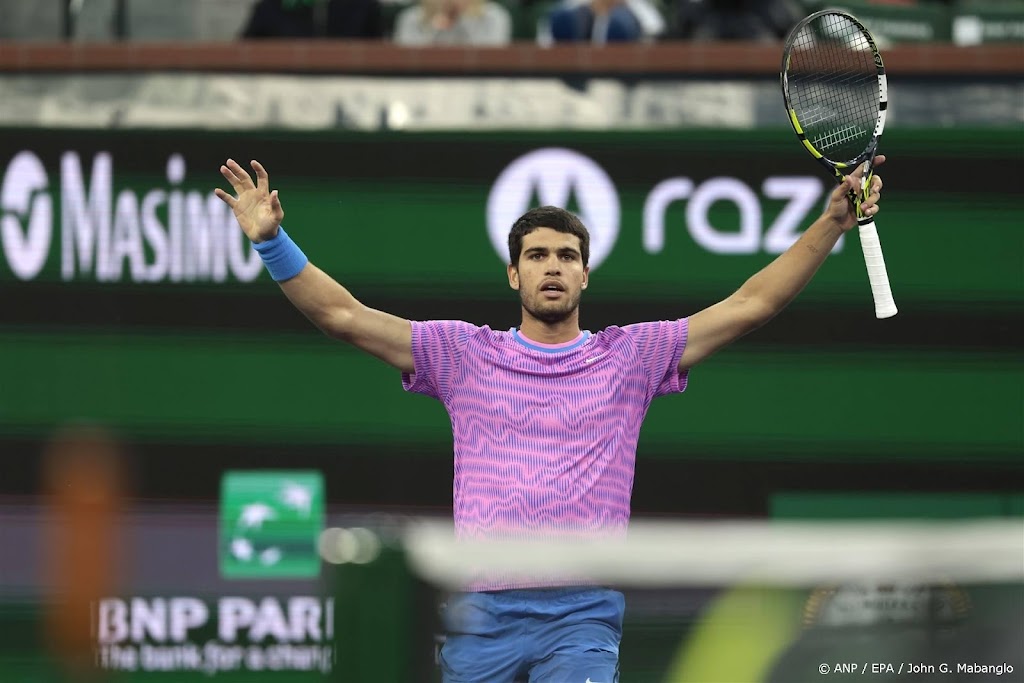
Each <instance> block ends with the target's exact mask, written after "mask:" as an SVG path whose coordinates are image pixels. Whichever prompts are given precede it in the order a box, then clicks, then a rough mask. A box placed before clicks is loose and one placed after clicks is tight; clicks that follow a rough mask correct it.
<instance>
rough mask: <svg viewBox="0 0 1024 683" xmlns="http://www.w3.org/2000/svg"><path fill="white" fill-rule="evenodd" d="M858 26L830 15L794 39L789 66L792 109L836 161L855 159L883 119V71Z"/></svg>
mask: <svg viewBox="0 0 1024 683" xmlns="http://www.w3.org/2000/svg"><path fill="white" fill-rule="evenodd" d="M874 55H875V52H874V49H873V48H872V45H871V42H870V40H869V39H868V37H867V36H865V35H864V32H863V31H862V30H861V28H860V27H859V26H857V24H855V23H854V22H852V21H850V20H849V19H847V18H845V17H843V16H840V15H837V14H826V15H823V16H821V17H819V18H818V19H816V20H814V21H812V22H810V23H808V24H807V25H806V26H804V27H803V28H802V29H801V30H800V32H799V33H798V34H797V35H796V36H795V37H794V39H793V45H792V48H791V51H790V59H789V66H788V68H787V74H786V75H787V82H788V89H789V98H790V105H791V106H792V107H793V111H794V113H795V114H796V118H797V120H798V121H799V122H800V125H801V127H802V128H803V129H804V133H805V134H806V135H807V139H808V140H809V141H810V142H811V143H812V144H813V145H814V146H815V148H816V149H817V150H818V151H819V152H821V153H822V154H824V155H825V156H826V157H827V158H829V159H831V160H833V161H847V162H849V161H853V160H855V159H857V158H858V157H859V156H860V155H861V154H862V153H863V152H864V150H865V148H866V147H867V146H868V143H869V142H870V140H871V138H872V136H873V133H874V128H875V123H876V121H877V120H878V112H879V91H878V87H879V86H878V70H877V67H876V66H875V57H874Z"/></svg>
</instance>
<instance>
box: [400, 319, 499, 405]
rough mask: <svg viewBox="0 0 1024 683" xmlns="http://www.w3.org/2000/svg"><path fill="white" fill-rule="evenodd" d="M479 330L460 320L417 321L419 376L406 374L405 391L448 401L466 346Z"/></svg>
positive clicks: (415, 338) (415, 337)
mask: <svg viewBox="0 0 1024 683" xmlns="http://www.w3.org/2000/svg"><path fill="white" fill-rule="evenodd" d="M479 329H480V328H479V327H477V326H476V325H472V324H470V323H466V322H462V321H460V320H431V321H429V322H417V321H413V322H412V361H413V367H414V368H415V372H413V373H411V374H410V373H405V372H403V373H402V386H403V387H404V388H405V390H406V391H413V392H416V393H417V394H425V395H427V396H431V397H433V398H436V399H437V400H439V401H444V400H445V398H446V397H447V396H448V392H449V390H450V388H451V383H452V380H453V378H454V377H455V374H456V372H457V371H458V368H459V364H460V362H461V361H462V353H463V351H464V350H465V348H466V344H467V343H468V342H469V338H470V336H472V334H473V333H474V332H476V331H477V330H479Z"/></svg>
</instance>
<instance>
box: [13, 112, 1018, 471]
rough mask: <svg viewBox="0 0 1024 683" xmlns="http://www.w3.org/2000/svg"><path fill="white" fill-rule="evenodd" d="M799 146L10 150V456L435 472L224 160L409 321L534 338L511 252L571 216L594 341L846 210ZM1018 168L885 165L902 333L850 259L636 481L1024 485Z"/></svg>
mask: <svg viewBox="0 0 1024 683" xmlns="http://www.w3.org/2000/svg"><path fill="white" fill-rule="evenodd" d="M790 138H791V136H789V135H788V134H787V133H786V132H784V131H758V132H744V133H741V132H733V131H730V132H728V133H725V132H721V131H697V132H694V131H689V132H685V133H682V132H681V133H677V134H667V133H653V134H639V133H637V134H553V133H543V134H541V133H537V134H525V133H524V134H511V133H508V134H497V133H494V134H460V135H452V134H443V135H442V134H415V135H381V136H359V135H329V134H308V135H284V134H278V133H271V132H267V133H252V134H234V135H223V134H217V135H214V134H210V133H203V132H192V133H181V132H178V133H157V132H145V131H132V132H127V131H123V132H88V133H86V132H75V131H68V132H53V131H47V132H46V133H41V132H34V131H33V132H30V131H5V132H2V133H0V208H2V212H3V213H2V224H0V246H2V254H0V283H2V284H0V286H2V287H3V291H4V294H5V296H4V297H3V303H2V304H0V313H2V317H0V346H2V348H3V353H2V354H0V377H3V384H4V387H3V389H4V390H3V391H2V392H0V433H2V434H5V435H6V436H7V438H17V439H35V438H37V437H40V436H42V435H45V434H47V433H49V432H50V430H52V429H53V428H54V426H55V425H58V424H61V423H63V422H66V421H68V420H75V419H89V420H97V421H100V422H102V423H105V424H110V425H113V426H115V427H116V428H118V429H119V430H121V432H122V433H124V434H126V435H129V436H131V437H134V438H139V439H144V440H148V441H152V442H159V441H166V442H173V443H199V444H246V443H256V442H258V443H260V444H275V443H277V444H288V445H289V446H294V447H301V446H302V445H303V444H334V445H339V446H344V445H352V446H361V445H366V444H372V445H374V446H375V447H377V448H380V449H383V450H384V451H387V450H388V448H390V446H388V444H394V449H396V451H397V450H401V451H402V452H408V451H409V450H410V444H415V445H416V446H414V448H418V449H422V450H424V451H425V452H433V453H444V452H446V444H450V439H451V436H450V425H449V421H448V419H447V416H446V415H445V413H444V409H443V408H442V407H441V406H440V405H437V404H435V403H434V402H431V401H429V400H427V399H424V398H422V397H410V396H408V395H406V394H405V393H404V392H403V391H402V390H401V388H400V385H399V376H398V373H397V372H395V371H393V370H391V369H389V368H387V367H386V366H384V365H383V364H381V363H380V362H378V361H376V360H374V359H371V358H369V357H366V356H364V355H362V354H360V353H358V352H356V351H355V350H353V349H351V348H350V347H347V346H345V345H343V344H338V343H336V342H332V341H330V340H327V339H326V338H324V337H323V336H322V335H320V334H319V333H318V332H317V331H316V330H314V329H313V328H312V327H311V326H310V325H309V324H308V322H306V321H305V320H304V319H303V318H302V316H301V315H299V314H298V313H297V312H295V311H294V310H293V309H292V308H291V307H290V305H289V304H288V302H287V301H286V300H285V299H284V297H283V296H281V294H280V292H279V291H278V289H277V287H276V286H275V285H274V284H273V283H272V282H271V281H270V279H269V278H268V276H267V275H266V274H265V272H264V271H263V268H262V265H261V263H260V262H259V259H258V258H257V257H256V255H255V253H254V252H253V251H252V250H251V249H250V248H249V245H248V244H247V243H246V242H245V240H244V239H243V237H242V236H241V235H240V233H239V231H238V229H237V226H236V225H235V223H234V219H233V217H232V216H231V214H230V212H229V211H228V209H227V208H226V207H225V206H224V205H222V203H221V202H219V200H217V199H216V197H214V196H213V194H212V190H213V188H214V187H217V186H221V187H226V183H224V181H223V179H222V178H221V177H220V175H219V173H218V167H219V165H220V164H221V163H222V162H223V161H224V160H225V159H226V158H229V157H231V158H235V159H237V160H240V161H242V162H247V161H248V160H249V159H252V158H257V159H259V160H260V161H262V162H263V163H264V165H265V166H266V167H267V169H268V170H269V172H270V177H271V183H272V185H273V187H275V188H277V189H278V190H279V191H280V196H281V199H282V202H283V205H284V209H285V214H286V215H285V225H286V226H287V227H288V230H289V232H290V234H291V235H292V236H293V237H294V238H295V239H296V241H297V242H298V243H299V244H300V245H301V246H302V248H303V249H304V250H305V252H306V253H307V254H308V255H309V256H310V258H311V259H312V260H313V262H315V263H316V264H317V265H319V266H320V267H321V268H323V269H324V270H326V271H327V272H328V273H330V274H331V275H333V276H334V277H336V278H337V279H338V280H339V281H340V282H342V283H343V284H345V285H346V286H347V287H349V288H350V289H351V290H352V292H353V293H354V294H355V295H356V296H357V297H358V298H360V299H361V300H362V301H363V302H364V303H366V304H367V305H370V306H373V307H375V308H380V309H383V310H387V311H389V312H392V313H394V314H396V315H400V316H403V317H407V318H412V319H429V318H461V319H465V320H469V321H470V322H474V323H476V324H481V325H482V324H489V325H491V326H492V327H494V328H499V329H507V328H509V327H512V326H514V325H515V324H517V323H518V315H519V308H518V302H517V299H516V298H515V295H514V293H513V292H511V291H510V290H509V289H508V285H507V282H506V278H505V264H506V263H507V262H508V254H507V247H505V240H506V236H507V232H508V229H509V227H510V226H511V224H512V222H513V221H514V220H515V218H516V217H517V216H519V215H520V214H521V213H523V212H524V211H526V210H527V209H528V208H530V207H531V206H535V205H537V204H541V203H547V204H558V205H562V206H566V207H568V208H570V209H571V210H573V211H575V212H577V213H578V214H579V215H581V216H582V217H583V219H584V221H585V223H586V224H587V225H588V227H589V229H590V231H591V235H592V256H591V264H590V265H591V268H592V271H593V272H592V279H591V287H590V288H589V289H588V290H587V296H586V298H585V299H584V301H583V307H582V319H581V320H582V324H583V326H584V327H585V328H588V329H592V330H597V329H600V328H602V327H604V326H605V325H608V324H627V323H630V322H636V321H638V320H644V319H668V318H675V317H681V316H685V315H689V314H692V313H694V312H696V311H698V310H700V309H702V308H704V307H706V306H708V305H711V304H713V303H715V302H716V301H718V300H720V299H722V298H724V297H726V296H728V295H729V294H730V293H731V292H732V291H734V290H735V289H736V288H737V287H738V286H739V285H740V284H742V282H743V281H744V280H745V279H746V278H747V277H749V276H750V275H751V274H753V273H754V272H756V271H757V270H758V269H760V268H762V267H763V266H765V265H767V264H768V263H769V262H770V261H771V260H772V259H773V258H774V257H775V256H776V255H777V254H779V253H781V252H782V251H784V250H785V249H786V248H787V247H788V246H789V245H790V244H791V243H792V242H793V241H794V240H795V239H796V238H797V237H798V236H799V234H800V232H801V231H802V230H803V229H805V228H806V227H807V226H808V225H809V224H810V223H811V222H812V221H813V219H814V218H815V217H816V216H817V215H818V214H819V212H820V210H821V208H822V206H823V203H824V201H825V199H826V197H827V196H828V193H829V192H830V191H831V187H832V186H831V181H830V180H829V179H828V178H826V177H825V176H824V175H823V174H822V173H820V172H819V169H818V168H817V166H816V165H815V164H814V163H813V161H812V160H810V159H809V158H806V155H805V154H804V153H803V152H802V150H800V149H799V146H798V145H796V144H794V142H793V140H792V139H790ZM888 138H891V141H890V140H889V139H888ZM1007 141H1009V143H1008V142H1007ZM1022 144H1024V133H1022V132H1021V131H1020V130H1016V131H987V132H986V131H959V130H956V131H952V130H951V131H946V130H942V131H912V132H911V131H900V130H896V131H894V132H893V133H892V135H891V136H887V140H886V142H885V149H884V151H885V153H886V154H887V155H889V162H888V163H887V164H886V165H885V166H883V167H882V169H880V173H881V174H882V175H883V177H884V178H885V182H886V189H885V198H884V200H883V211H882V213H881V214H880V215H879V219H878V224H879V230H880V233H881V237H882V244H883V247H884V249H885V253H886V257H887V260H888V263H889V272H890V276H891V279H892V284H893V291H894V293H895V296H896V300H897V303H898V304H899V306H900V310H901V313H900V315H899V316H897V317H896V318H894V319H892V320H890V321H876V320H875V319H874V317H873V314H872V306H871V299H870V293H869V290H868V287H867V280H866V275H865V268H864V263H863V258H862V256H861V253H860V248H859V244H858V243H857V237H856V235H855V234H854V233H851V234H850V235H848V236H847V237H846V238H845V239H844V240H843V242H841V243H840V245H839V246H838V247H837V248H836V251H835V253H833V254H832V255H831V256H830V258H829V259H828V262H827V263H826V264H825V266H824V267H823V268H822V269H821V271H820V273H819V274H818V275H817V276H816V278H815V280H814V281H813V282H812V283H811V285H810V286H809V287H808V288H807V290H806V291H805V292H804V294H802V295H801V297H800V298H799V299H798V300H797V301H796V302H795V303H794V304H793V305H792V306H791V308H790V309H789V310H787V311H786V312H785V313H783V314H782V315H781V316H779V318H778V319H777V320H775V321H773V322H772V323H770V324H769V325H768V326H766V327H765V328H764V329H762V330H760V331H758V332H756V333H754V334H752V335H751V336H750V337H749V338H748V339H746V340H743V341H742V342H740V343H739V344H737V345H736V346H735V347H733V348H730V349H728V350H726V351H724V352H722V353H721V354H720V355H719V356H718V357H716V358H713V359H711V360H709V361H708V362H707V363H706V364H705V365H702V366H700V367H698V368H696V369H695V370H694V371H693V372H692V373H691V374H692V377H691V383H690V388H689V389H688V390H687V392H686V393H685V394H684V395H683V396H681V397H673V398H669V399H664V400H660V401H657V402H655V403H654V404H653V406H652V408H651V411H650V414H649V418H648V420H647V423H646V425H645V428H644V431H643V433H642V435H641V453H642V454H644V455H646V454H650V455H654V456H658V457H668V458H699V457H705V456H709V457H710V456H716V457H717V456H720V455H723V454H724V455H729V456H730V457H736V458H765V457H771V458H780V457H782V458H811V459H830V458H834V459H851V458H852V459H863V460H865V461H869V460H873V459H884V458H890V457H896V458H911V459H926V460H927V459H966V458H971V459H975V460H977V459H989V460H999V461H1016V460H1019V458H1020V452H1021V435H1022V432H1024V409H1022V406H1024V370H1022V367H1021V363H1020V359H1019V353H1018V352H1019V342H1020V338H1019V332H1020V317H1019V311H1020V304H1021V301H1022V298H1024V297H1022V295H1024V278H1022V262H1024V233H1022V232H1021V231H1020V229H1019V225H1018V223H1019V215H1018V214H1019V189H1018V188H1017V187H1016V183H1015V182H1014V180H1013V177H1012V174H1010V173H1007V172H1006V169H1009V168H1013V167H1014V165H1015V164H1017V163H1018V162H1019V161H1020V151H1019V150H1020V149H1021V146H1022ZM951 150H952V151H951ZM951 154H953V155H954V156H955V157H956V164H954V165H950V164H949V163H948V161H949V158H950V155H951ZM448 452H449V453H450V451H448Z"/></svg>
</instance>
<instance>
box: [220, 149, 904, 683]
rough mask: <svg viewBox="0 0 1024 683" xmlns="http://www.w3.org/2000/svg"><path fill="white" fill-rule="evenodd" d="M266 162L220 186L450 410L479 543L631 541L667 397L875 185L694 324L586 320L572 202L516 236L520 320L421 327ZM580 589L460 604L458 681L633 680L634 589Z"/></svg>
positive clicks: (790, 278)
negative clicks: (306, 215)
mask: <svg viewBox="0 0 1024 683" xmlns="http://www.w3.org/2000/svg"><path fill="white" fill-rule="evenodd" d="M884 161H885V158H884V157H882V156H879V157H877V158H876V160H875V165H876V166H878V165H881V164H882V163H883V162H884ZM252 168H253V169H254V170H255V172H256V182H255V183H253V180H252V178H251V176H250V174H249V172H248V171H247V170H246V169H243V168H242V167H241V166H240V165H239V164H238V163H236V162H235V161H232V160H230V159H229V160H228V161H227V162H226V164H225V165H224V166H221V169H220V171H221V174H222V175H223V176H224V177H225V178H226V179H227V181H228V182H229V183H231V186H232V188H234V191H235V195H236V196H232V195H230V194H228V193H226V192H224V191H223V190H220V189H218V190H216V194H217V196H218V197H220V198H221V199H222V200H223V201H224V202H226V203H227V204H228V205H229V206H230V207H231V208H232V210H233V211H234V214H235V216H236V218H237V219H238V223H239V225H240V226H241V228H242V230H243V231H244V232H245V234H246V235H247V236H248V237H249V239H250V240H251V241H252V242H253V244H254V246H255V249H256V250H257V251H258V252H259V254H260V256H262V258H263V260H264V262H265V264H266V266H267V268H268V270H269V271H270V275H271V277H273V279H274V280H276V281H277V282H278V283H279V284H280V286H281V289H282V290H283V291H284V293H285V295H286V296H287V297H288V298H289V299H290V300H291V302H292V303H293V304H294V305H295V306H296V307H297V308H298V309H299V310H300V311H302V312H303V313H304V314H305V315H306V316H307V317H308V318H309V319H310V320H311V321H312V322H313V323H314V324H315V325H316V326H317V327H319V328H320V329H321V330H323V331H324V332H325V333H326V334H328V335H329V336H331V337H335V338H337V339H341V340H344V341H347V342H349V343H350V344H353V345H354V346H356V347H358V348H360V349H362V350H364V351H366V352H367V353H370V354H372V355H374V356H376V357H377V358H380V359H381V360H383V361H384V362H386V363H388V364H390V365H392V366H394V367H395V368H397V369H398V370H400V371H401V373H402V384H403V386H404V387H405V388H406V389H407V390H409V391H415V392H418V393H422V394H426V395H428V396H432V397H434V398H435V399H437V400H439V401H441V402H442V403H443V404H444V406H445V407H446V408H447V410H448V413H449V415H450V416H451V422H452V431H453V435H454V444H455V481H454V515H455V529H456V534H457V535H458V537H459V538H463V539H490V538H495V537H498V538H524V537H530V536H532V535H537V534H550V533H552V532H557V533H559V534H563V535H566V536H569V537H593V536H594V535H595V534H600V535H609V536H613V537H614V536H622V535H624V534H625V531H626V525H627V522H628V520H629V513H630V496H631V493H632V488H633V472H634V462H635V459H636V447H637V440H638V437H639V434H640V427H641V424H642V422H643V419H644V415H645V414H646V412H647V408H648V406H649V405H650V402H651V401H652V400H653V399H654V398H655V397H658V396H662V395H665V394H671V393H675V392H681V391H683V390H684V389H685V388H686V383H687V374H688V372H689V370H690V368H692V367H693V366H694V365H696V364H697V363H699V362H701V361H702V360H704V359H705V358H707V357H708V356H710V355H711V354H712V353H714V352H715V351H717V350H718V349H720V348H722V347H723V346H725V345H726V344H729V343H731V342H733V341H735V340H736V339H738V338H739V337H741V336H743V335H744V334H746V333H748V332H750V331H751V330H753V329H755V328H757V327H759V326H760V325H763V324H764V323H766V322H768V321H769V320H770V319H771V318H772V317H773V316H774V315H775V314H777V313H778V312H779V311H781V310H782V309H783V308H784V307H785V306H786V305H787V304H788V303H789V302H790V301H792V300H793V298H794V297H795V296H796V295H797V294H798V293H799V292H800V290H801V289H803V288H804V286H805V285H806V284H807V283H808V281H810V279H811V277H812V276H813V275H814V273H815V271H817V269H818V267H819V266H821V264H822V263H823V262H824V261H825V258H826V256H827V255H828V254H829V252H830V251H831V250H832V247H833V246H834V245H835V243H836V240H838V239H839V237H840V236H841V235H842V234H843V233H845V232H846V231H848V230H850V229H851V228H852V227H853V226H854V225H856V222H857V221H856V216H855V213H854V210H853V208H852V206H851V203H850V202H849V201H848V200H847V191H849V190H851V189H855V188H859V183H860V179H859V175H860V174H859V172H856V173H853V174H851V176H850V178H848V179H847V183H846V184H845V185H840V186H839V187H837V188H836V190H835V191H834V192H833V193H832V196H831V201H830V203H829V205H828V207H827V209H826V210H825V212H824V213H823V214H822V216H821V217H820V218H818V219H817V220H816V221H815V222H814V224H813V225H811V227H810V228H808V229H807V231H806V232H805V233H804V234H803V235H802V236H801V237H800V239H799V240H797V241H796V243H795V244H794V245H793V246H792V247H791V248H790V249H789V250H788V251H786V252H785V253H784V254H782V255H780V256H779V257H778V258H776V259H775V260H774V261H773V262H772V263H770V264H769V265H768V266H766V267H765V268H764V269H763V270H761V271H760V272H759V273H757V274H756V275H754V276H753V277H751V278H750V279H749V280H747V281H746V282H745V283H743V285H742V286H741V287H740V288H739V289H738V290H737V291H736V292H735V293H733V294H732V295H730V296H729V297H727V298H726V299H724V300H723V301H720V302H719V303H717V304H715V305H713V306H711V307H709V308H707V309H705V310H703V311H700V312H699V313H695V314H693V315H691V316H690V317H688V318H680V319H678V320H669V321H661V322H646V323H639V324H634V325H626V326H625V327H609V328H607V329H604V330H602V331H600V332H597V333H593V334H592V333H590V332H588V331H585V330H581V329H580V323H579V305H580V298H581V296H582V294H583V291H584V290H585V289H586V288H587V284H588V281H589V277H590V271H589V268H588V266H587V262H588V257H589V235H588V233H587V230H586V228H585V227H584V226H583V224H582V223H581V222H580V220H579V219H578V218H577V217H576V216H574V215H573V214H571V213H569V212H567V211H564V210H562V209H558V208H554V207H540V208H537V209H533V210H531V211H529V212H527V213H526V214H525V215H523V216H522V217H521V218H519V219H518V220H517V221H516V222H515V224H514V225H513V226H512V229H511V232H510V233H509V265H508V267H507V269H506V270H507V276H508V283H509V286H510V287H511V288H512V289H514V290H516V291H518V292H519V297H520V300H521V303H522V324H521V325H520V326H519V327H518V328H517V329H511V330H508V331H497V330H492V329H490V328H489V327H486V326H484V327H477V326H476V325H471V324H469V323H466V322H459V321H454V320H439V321H429V322H410V321H408V320H404V319H402V318H398V317H396V316H393V315H389V314H388V313H384V312H382V311H377V310H374V309H372V308H369V307H367V306H365V305H363V304H362V303H360V302H359V301H357V300H356V299H355V297H353V296H352V295H351V294H350V293H349V292H348V290H346V289H345V288H344V287H342V286H341V285H340V284H338V283H337V282H336V281H334V280H333V279H331V277H330V276H328V275H327V274H326V273H324V272H323V271H322V270H320V269H319V268H317V267H316V266H315V265H313V264H312V263H310V262H309V261H308V259H307V258H306V256H305V255H304V254H303V253H302V251H301V250H300V249H299V247H298V246H296V244H295V243H294V242H293V241H292V239H291V238H290V237H289V236H288V235H287V234H286V233H285V231H284V229H283V228H281V221H282V220H283V218H284V210H283V208H282V206H281V201H280V199H279V197H278V194H277V190H274V191H270V189H269V188H270V185H269V179H268V177H267V172H266V170H265V169H264V168H263V166H261V165H260V164H259V163H258V162H256V161H253V162H252ZM881 189H882V179H881V178H879V177H877V176H876V177H875V178H874V181H873V183H872V187H871V190H870V196H869V197H868V198H867V200H866V201H865V202H864V203H863V210H864V213H865V214H866V215H868V216H874V215H875V214H876V213H877V212H878V205H877V203H878V200H879V195H880V192H881ZM567 583H568V584H570V585H566V584H567ZM573 583H576V582H572V581H567V580H565V579H562V580H559V579H558V578H557V577H546V578H545V577H534V578H530V579H524V578H523V577H513V576H504V577H502V576H490V577H483V578H481V580H480V581H479V582H478V583H476V584H474V585H473V586H471V587H470V589H471V590H469V591H467V592H464V593H459V594H458V595H457V596H455V597H454V598H453V599H452V600H449V601H448V604H447V608H446V625H447V628H448V634H447V639H446V642H445V644H444V646H443V648H442V651H441V667H442V671H443V678H444V681H445V683H512V681H516V680H529V681H530V682H531V683H613V682H614V681H617V680H618V656H619V641H620V639H621V635H622V618H623V611H624V600H623V597H622V594H621V593H619V592H617V591H614V590H611V589H608V588H604V587H597V586H587V585H572V584H573Z"/></svg>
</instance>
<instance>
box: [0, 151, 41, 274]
mask: <svg viewBox="0 0 1024 683" xmlns="http://www.w3.org/2000/svg"><path fill="white" fill-rule="evenodd" d="M49 184H50V180H49V178H47V177H46V169H45V168H43V164H42V162H41V161H39V158H38V157H37V156H36V155H34V154H32V153H31V152H21V153H20V154H18V155H17V156H15V157H14V158H13V159H11V163H10V164H8V166H7V172H6V173H4V177H3V185H2V186H0V216H2V218H0V244H2V245H3V250H4V254H6V255H7V263H8V265H10V267H11V271H12V272H13V273H14V274H15V275H16V276H18V277H19V278H21V279H22V280H31V279H32V278H34V277H35V276H36V275H38V274H39V271H40V270H42V268H43V264H44V263H46V256H47V254H48V253H49V251H50V239H51V237H52V233H53V201H52V200H51V199H50V195H49V194H45V193H44V190H46V189H47V187H48V186H49Z"/></svg>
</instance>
